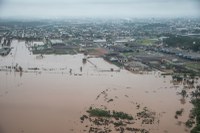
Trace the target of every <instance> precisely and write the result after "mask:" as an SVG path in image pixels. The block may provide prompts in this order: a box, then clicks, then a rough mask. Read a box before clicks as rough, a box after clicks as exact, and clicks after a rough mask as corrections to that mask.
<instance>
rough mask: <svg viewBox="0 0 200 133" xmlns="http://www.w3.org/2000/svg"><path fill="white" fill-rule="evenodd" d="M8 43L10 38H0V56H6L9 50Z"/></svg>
mask: <svg viewBox="0 0 200 133" xmlns="http://www.w3.org/2000/svg"><path fill="white" fill-rule="evenodd" d="M1 42H2V43H1ZM10 44H11V39H2V40H1V41H0V55H1V56H6V55H8V54H9V53H10V51H11V48H10Z"/></svg>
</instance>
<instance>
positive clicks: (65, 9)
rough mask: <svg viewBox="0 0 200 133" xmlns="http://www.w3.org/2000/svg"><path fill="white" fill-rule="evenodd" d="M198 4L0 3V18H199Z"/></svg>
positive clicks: (163, 0) (128, 0)
mask: <svg viewBox="0 0 200 133" xmlns="http://www.w3.org/2000/svg"><path fill="white" fill-rule="evenodd" d="M198 1H200V0H0V17H22V18H31V17H33V18H55V17H58V18H60V17H79V16H81V17H93V16H95V17H104V16H105V17H184V16H196V17H197V16H198V17H200V2H198Z"/></svg>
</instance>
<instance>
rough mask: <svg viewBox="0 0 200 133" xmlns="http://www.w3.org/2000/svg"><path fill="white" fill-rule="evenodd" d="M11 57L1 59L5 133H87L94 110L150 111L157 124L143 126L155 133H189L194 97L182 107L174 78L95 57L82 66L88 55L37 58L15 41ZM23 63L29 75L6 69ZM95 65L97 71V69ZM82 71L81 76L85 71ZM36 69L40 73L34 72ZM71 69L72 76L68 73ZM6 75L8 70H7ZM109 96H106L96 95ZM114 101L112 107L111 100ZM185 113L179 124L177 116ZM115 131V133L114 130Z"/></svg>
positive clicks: (1, 132) (0, 132) (1, 131)
mask: <svg viewBox="0 0 200 133" xmlns="http://www.w3.org/2000/svg"><path fill="white" fill-rule="evenodd" d="M12 47H13V49H12V51H11V53H12V55H8V56H6V57H0V62H1V64H0V68H2V71H1V72H0V133H70V132H76V133H78V132H84V131H83V130H84V129H85V130H88V129H87V128H85V124H82V123H81V122H80V117H81V116H82V115H83V114H87V113H86V110H87V109H88V108H89V107H90V106H94V107H101V106H106V107H107V108H108V109H110V110H117V111H124V112H126V113H129V114H132V115H133V117H134V116H135V114H136V113H137V112H138V110H140V109H137V107H136V105H138V104H139V105H140V108H141V109H142V108H143V107H147V108H148V109H149V110H151V111H153V112H156V117H157V118H158V119H157V120H159V121H157V123H156V124H154V125H141V124H140V123H139V122H136V123H135V124H134V125H133V127H134V126H135V127H142V128H146V129H148V130H150V132H151V133H162V132H168V133H184V132H189V129H187V128H186V127H185V125H184V122H185V121H186V120H187V119H188V116H189V112H190V109H191V108H192V105H191V104H190V103H189V98H186V99H185V100H186V101H185V103H184V104H181V102H180V99H181V96H180V95H177V92H180V91H181V89H182V87H183V86H182V85H179V86H177V87H175V86H174V85H173V84H172V83H171V77H170V76H166V77H163V76H161V74H160V72H150V73H144V74H133V73H131V72H128V71H126V70H123V69H122V70H120V71H119V72H118V71H117V72H115V71H114V72H110V71H109V70H110V69H111V68H113V69H114V70H119V68H118V67H116V66H114V65H112V64H109V63H107V62H105V61H104V60H103V59H101V58H91V59H89V60H90V62H92V63H89V62H87V63H86V64H82V58H83V57H84V55H81V54H78V55H44V58H43V59H36V55H32V54H30V52H29V51H28V49H27V48H26V47H25V43H24V42H18V41H13V42H12ZM16 63H18V64H19V65H20V66H22V68H23V69H24V71H25V72H23V73H22V75H20V73H19V72H14V71H13V70H8V71H5V70H4V69H3V68H5V66H12V65H15V64H16ZM94 64H95V65H96V67H95V66H94ZM81 66H82V67H83V70H82V72H81V71H80V67H81ZM34 67H37V68H39V70H37V71H34V70H29V69H28V68H34ZM70 69H72V74H70V73H69V70H70ZM3 70H4V71H3ZM103 91H106V94H107V95H106V96H102V95H101V96H99V97H98V98H97V96H98V95H99V94H101V92H103ZM108 99H113V100H114V101H113V102H107V101H106V100H108ZM181 108H183V109H184V112H183V114H182V116H180V117H179V118H178V119H175V118H174V116H175V112H176V111H177V110H180V109H181ZM113 132H115V131H113Z"/></svg>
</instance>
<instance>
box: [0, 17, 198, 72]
mask: <svg viewBox="0 0 200 133" xmlns="http://www.w3.org/2000/svg"><path fill="white" fill-rule="evenodd" d="M199 21H200V20H199V19H197V18H188V19H187V18H176V19H158V18H157V19H154V18H149V19H94V18H93V19H81V20H78V19H69V20H54V21H53V20H40V21H39V20H38V21H23V22H20V21H17V20H16V21H10V20H3V21H1V22H0V40H1V41H0V42H1V47H0V55H2V56H6V55H8V54H9V53H10V51H11V49H12V47H10V43H11V42H12V40H19V41H25V42H26V46H27V48H28V49H29V50H30V51H31V52H32V53H33V54H38V55H41V56H44V55H45V54H77V53H84V54H85V55H89V56H90V57H94V56H95V57H102V58H104V59H105V60H106V61H108V62H111V63H113V64H115V65H117V66H119V67H123V68H125V69H127V70H129V71H132V72H141V71H152V70H160V71H162V72H165V73H176V72H177V73H195V74H197V75H199V74H200V73H199V71H200V52H199V51H200V24H199Z"/></svg>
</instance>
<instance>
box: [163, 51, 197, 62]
mask: <svg viewBox="0 0 200 133" xmlns="http://www.w3.org/2000/svg"><path fill="white" fill-rule="evenodd" d="M160 51H161V52H163V53H167V54H172V55H176V56H178V57H181V58H184V59H188V60H192V61H200V54H199V53H194V52H188V51H184V50H179V49H175V48H161V49H160Z"/></svg>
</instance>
